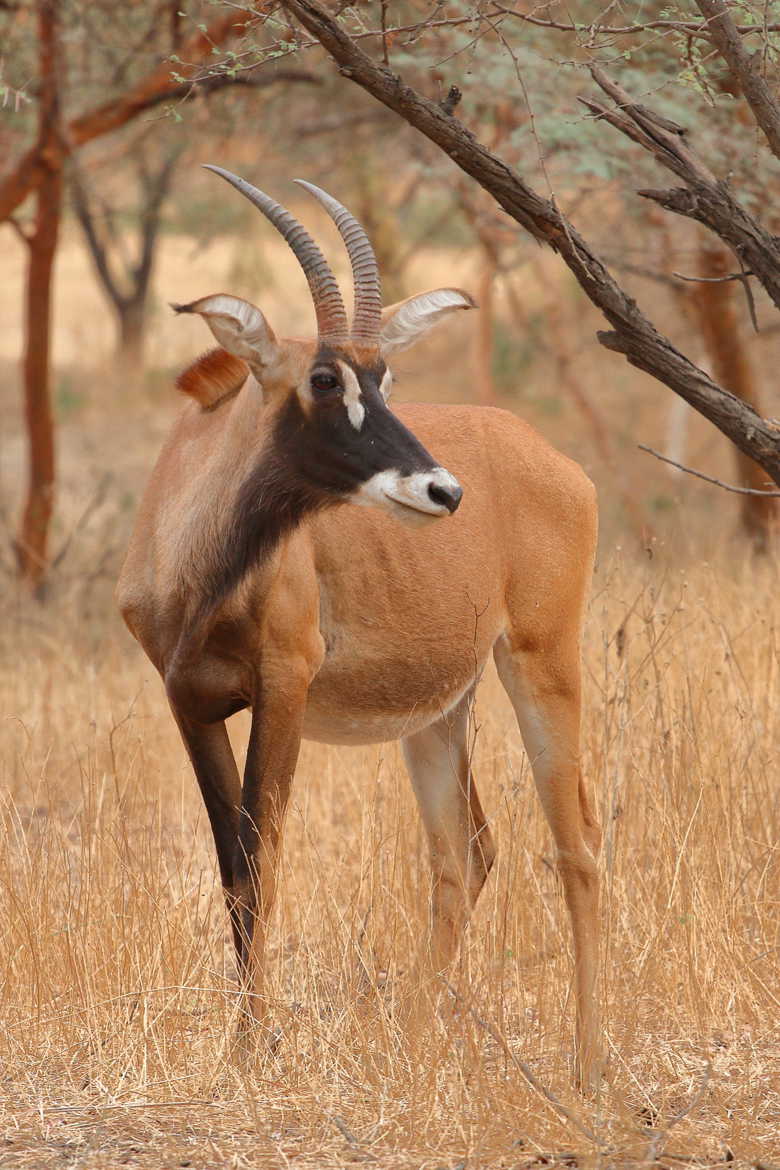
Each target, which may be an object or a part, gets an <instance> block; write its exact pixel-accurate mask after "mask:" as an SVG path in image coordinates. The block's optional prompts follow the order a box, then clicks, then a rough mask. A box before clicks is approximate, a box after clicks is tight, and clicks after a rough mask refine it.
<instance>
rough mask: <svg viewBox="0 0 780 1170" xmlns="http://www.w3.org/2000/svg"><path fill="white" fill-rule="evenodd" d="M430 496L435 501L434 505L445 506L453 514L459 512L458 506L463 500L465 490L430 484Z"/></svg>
mask: <svg viewBox="0 0 780 1170" xmlns="http://www.w3.org/2000/svg"><path fill="white" fill-rule="evenodd" d="M428 495H429V496H430V497H431V499H432V500H433V502H434V504H443V505H444V507H445V508H446V509H447V511H448V512H449V513H450V514H452V513H453V512H455V511H456V510H457V507H458V504H459V503H460V501H461V500H462V498H463V488H462V487H460V486H458V487H452V488H446V487H442V486H441V484H438V483H430V484H428Z"/></svg>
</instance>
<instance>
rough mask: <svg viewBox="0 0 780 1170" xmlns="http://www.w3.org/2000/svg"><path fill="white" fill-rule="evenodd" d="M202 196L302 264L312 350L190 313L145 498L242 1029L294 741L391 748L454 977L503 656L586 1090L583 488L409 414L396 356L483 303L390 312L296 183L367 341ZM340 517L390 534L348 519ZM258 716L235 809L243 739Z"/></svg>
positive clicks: (178, 706)
mask: <svg viewBox="0 0 780 1170" xmlns="http://www.w3.org/2000/svg"><path fill="white" fill-rule="evenodd" d="M211 169H212V170H214V171H216V173H217V174H219V175H221V176H222V177H223V178H225V179H226V180H227V181H228V182H229V183H231V184H232V185H233V186H234V187H236V188H237V189H238V190H239V191H240V192H241V193H242V194H243V195H245V196H246V197H247V198H248V199H250V200H251V202H252V203H253V204H254V205H255V206H256V207H258V208H259V209H260V211H262V212H263V214H264V215H265V216H266V217H267V218H268V219H269V220H270V221H271V223H272V224H273V225H274V226H275V227H276V228H277V229H278V230H279V231H280V232H281V234H282V235H283V236H284V238H285V239H286V240H287V243H288V244H289V245H290V247H291V248H292V250H293V252H294V254H295V256H296V257H297V259H298V261H299V263H300V264H301V266H302V268H303V271H304V273H305V275H306V278H307V280H308V283H309V288H310V290H311V295H312V298H313V301H314V308H315V311H316V317H317V329H318V335H317V337H316V339H314V340H311V339H304V340H301V339H298V338H294V339H284V340H283V339H278V338H277V337H276V336H275V334H274V333H273V330H272V329H271V327H270V325H269V324H268V322H267V321H266V319H265V317H264V315H263V314H262V313H261V312H260V310H259V309H257V308H255V306H254V305H251V304H248V303H247V302H246V301H242V300H239V299H238V298H236V297H232V296H228V295H224V294H219V295H216V296H208V297H204V298H203V299H201V300H198V301H194V302H193V303H191V304H187V305H178V306H174V307H175V308H176V309H177V310H178V311H179V312H187V313H198V314H200V315H201V316H202V317H203V318H205V320H206V322H207V324H208V325H209V327H210V329H211V331H212V333H213V334H214V336H215V337H216V339H217V341H218V342H219V345H220V346H221V348H220V349H216V350H212V351H211V352H210V353H207V354H206V355H205V356H204V357H202V358H201V359H200V360H199V361H197V362H195V364H194V365H193V366H191V367H190V368H189V369H188V370H187V371H186V372H185V373H184V374H183V375H182V376H181V378H180V379H179V386H180V388H181V389H182V390H183V391H185V392H186V393H187V394H189V395H190V397H191V398H192V400H193V401H191V402H190V403H189V404H188V406H187V407H186V408H185V410H184V412H183V414H182V416H181V418H180V419H179V421H178V422H177V423H176V425H175V426H174V428H173V431H172V433H171V435H170V437H169V439H168V441H167V443H166V444H165V446H164V448H163V451H162V453H161V455H160V458H159V460H158V462H157V465H156V467H155V470H154V472H153V474H152V477H151V481H150V483H149V486H148V489H147V491H146V494H145V496H144V499H143V502H142V504H141V507H140V511H139V515H138V520H137V523H136V528H135V532H134V535H133V538H132V541H131V544H130V548H129V551H128V554H127V559H126V561H125V564H124V568H123V571H122V575H121V579H120V582H119V587H118V600H119V605H120V607H121V610H122V613H123V615H124V618H125V621H126V622H127V625H128V626H129V628H130V630H131V632H132V633H133V635H134V636H135V637H136V638H137V639H138V641H139V642H140V643H141V645H142V646H143V648H144V650H145V651H146V653H147V654H148V656H149V658H150V659H151V660H152V662H153V663H154V665H155V666H156V667H157V669H158V670H159V672H160V674H161V675H162V678H163V679H164V681H165V688H166V691H167V695H168V699H169V701H170V705H171V708H172V710H173V714H174V716H175V718H176V721H177V723H178V726H179V729H180V731H181V735H182V737H183V740H184V743H185V745H186V748H187V751H188V753H189V756H190V759H191V761H192V766H193V768H194V771H195V774H196V776H197V779H198V783H199V784H200V788H201V792H202V794H203V799H204V801H205V804H206V808H207V810H208V815H209V819H210V822H211V828H212V831H213V834H214V841H215V843H216V848H217V855H218V859H219V867H220V873H221V877H222V884H223V886H224V889H225V893H226V898H227V902H228V906H229V909H230V916H231V919H232V926H233V935H234V941H235V945H236V949H237V953H238V962H239V969H240V971H241V972H242V979H243V985H244V988H245V993H246V1018H247V1019H248V1020H249V1021H250V1022H251V1021H252V1020H255V1021H261V1020H262V1019H263V1018H264V1008H263V995H262V976H263V952H264V944H265V935H266V926H267V922H268V916H269V913H270V910H271V905H272V901H273V897H274V887H275V874H276V868H277V859H278V853H279V847H280V838H281V829H282V822H283V817H284V812H285V807H286V805H287V801H288V797H289V793H290V787H291V782H292V778H293V773H294V771H295V766H296V761H297V757H298V750H299V745H300V741H301V738H302V737H305V738H308V739H314V740H319V741H320V742H324V743H356V744H360V743H372V742H377V741H383V740H390V739H401V741H402V744H403V753H404V758H405V760H406V765H407V768H408V771H409V775H410V777H411V781H412V786H413V788H414V792H415V795H416V797H417V801H418V803H419V808H420V813H421V815H422V818H423V821H424V824H425V828H426V831H427V834H428V838H429V841H430V851H431V859H432V866H433V884H432V906H431V920H430V921H431V925H430V934H429V938H428V939H427V947H426V952H427V959H428V961H429V962H430V963H431V964H432V970H433V971H434V972H439V971H442V970H443V969H444V968H445V967H446V966H447V964H448V963H449V962H450V960H451V959H452V958H453V956H454V954H455V951H456V949H457V947H458V943H459V939H460V937H461V934H462V932H463V929H464V927H465V925H466V922H467V919H468V917H469V914H470V912H471V910H472V908H473V906H474V904H475V902H476V900H477V897H478V896H479V892H480V890H481V888H482V886H483V884H484V882H485V880H486V878H487V876H488V873H489V871H490V867H491V865H492V863H493V859H494V856H495V847H494V844H493V838H492V836H491V833H490V829H489V827H488V825H487V823H486V821H485V817H484V814H483V812H482V807H481V805H480V801H479V797H478V795H477V789H476V787H475V784H474V780H473V777H472V775H471V772H470V769H469V757H468V750H467V721H468V709H469V703H470V699H471V696H472V694H473V692H474V688H475V686H476V683H477V681H478V679H479V677H480V674H481V672H482V670H483V668H484V666H485V663H486V661H487V658H488V655H489V654H490V652H491V651H492V652H493V655H494V658H495V661H496V666H497V668H498V673H499V676H500V678H501V681H502V683H503V685H504V687H505V688H506V691H507V693H508V695H509V698H510V699H511V701H512V704H513V705H514V709H515V712H516V715H517V720H518V723H519V725H520V730H521V732H522V735H523V739H524V742H525V745H526V748H527V751H528V755H529V757H530V760H531V763H532V767H533V773H534V778H535V781H536V786H537V789H538V792H539V797H540V799H541V802H542V805H543V808H544V811H545V813H546V816H547V819H548V821H549V824H550V828H551V829H552V833H553V837H554V839H555V845H556V847H557V860H558V866H559V870H560V874H561V877H562V880H563V887H564V891H565V896H566V901H567V904H568V908H569V912H570V915H571V922H572V928H573V935H574V955H575V982H576V1003H577V1071H578V1076H579V1079H580V1081H581V1082H582V1083H583V1084H584V1085H586V1086H588V1085H591V1084H592V1083H593V1080H594V1078H595V1075H596V1074H595V1071H594V1070H595V1067H596V1057H597V1049H598V1023H597V1010H596V1005H595V992H596V979H597V970H598V878H597V869H596V860H595V859H596V855H597V852H598V848H599V839H600V833H599V828H598V824H597V822H596V818H595V816H594V814H593V811H592V809H591V806H590V803H589V800H588V796H587V794H586V789H585V785H584V782H583V779H582V775H581V772H580V764H579V758H580V743H579V736H580V636H581V626H582V616H583V608H584V603H585V597H586V593H587V590H588V586H589V581H590V577H591V570H592V563H593V556H594V546H595V540H596V502H595V495H594V490H593V487H592V485H591V483H590V482H589V480H588V479H587V478H586V477H585V475H584V473H583V472H582V471H581V469H580V468H579V467H578V466H577V465H576V464H574V463H572V462H571V461H570V460H569V459H567V458H565V457H564V456H562V455H560V454H559V453H558V452H556V451H554V450H553V449H552V448H551V447H549V446H548V444H547V443H546V442H545V441H544V440H543V439H542V438H541V437H540V436H539V435H538V434H536V432H535V431H534V430H532V429H531V427H529V426H527V425H526V424H525V423H523V422H521V421H520V420H518V419H517V418H515V417H514V416H513V415H511V414H508V413H506V412H504V411H501V410H493V409H488V408H484V407H469V406H430V405H409V406H407V405H404V406H402V407H400V408H399V409H398V411H397V412H393V411H391V410H390V409H389V407H388V406H387V398H388V395H389V392H390V386H391V382H392V375H391V373H390V370H389V368H388V366H387V364H386V360H387V358H388V356H389V355H390V354H392V353H394V352H395V351H397V350H401V349H404V348H406V347H407V346H409V345H411V344H412V343H413V342H415V341H416V340H417V339H418V338H420V337H422V336H423V335H424V334H426V333H427V332H428V331H429V330H430V329H431V328H432V327H433V326H434V325H436V324H438V323H439V322H440V321H442V320H443V319H444V318H446V317H448V316H450V315H451V314H452V313H455V312H458V311H461V310H464V309H470V308H473V307H474V304H473V301H472V300H471V298H470V297H469V296H468V295H467V294H466V293H463V292H460V291H459V290H457V289H451V288H445V289H437V290H436V291H433V292H427V293H422V294H420V295H418V296H413V297H410V298H409V299H408V300H406V301H402V302H401V303H400V304H397V305H393V306H391V307H390V308H386V309H384V310H383V309H382V306H381V299H380V285H379V275H378V271H377V263H376V259H375V257H374V253H373V251H372V249H371V245H370V243H369V241H368V238H367V237H366V234H365V232H364V231H363V229H362V228H361V226H360V225H359V224H358V223H357V221H356V220H355V219H354V218H353V217H352V216H351V215H350V213H349V212H348V211H347V210H346V209H345V208H344V207H342V206H341V204H340V203H337V202H336V200H335V199H333V198H332V197H331V196H329V195H327V194H326V193H325V192H324V191H321V190H319V189H318V188H317V187H314V186H312V185H311V184H308V183H304V184H302V185H303V186H304V187H306V189H307V190H308V191H309V192H310V193H311V194H312V195H314V196H315V197H316V198H317V199H318V200H319V201H320V203H322V204H323V205H324V207H325V209H326V210H327V211H328V213H329V214H330V215H331V217H332V218H333V220H334V221H335V223H336V226H337V227H338V230H339V231H340V233H341V235H342V237H343V240H344V242H345V244H346V247H347V249H348V252H349V257H350V260H351V263H352V271H353V281H354V287H355V310H354V317H353V321H352V327H351V329H350V327H349V325H348V321H347V314H346V311H345V308H344V304H343V301H342V299H341V294H340V292H339V289H338V285H337V283H336V280H335V278H334V276H333V274H332V272H331V270H330V268H329V267H328V264H327V262H326V260H325V258H324V257H323V255H322V253H321V252H320V250H319V248H318V247H317V245H316V244H315V242H314V241H313V240H312V238H311V237H310V236H309V235H308V233H307V232H306V231H305V230H304V228H303V227H301V225H300V224H298V223H297V221H296V220H295V219H294V218H293V217H292V216H291V215H290V214H289V213H288V212H287V211H285V210H284V209H283V208H282V207H280V206H279V205H278V204H277V203H275V202H274V201H273V200H272V199H270V198H269V197H268V196H267V195H265V194H263V193H262V192H261V191H258V190H257V189H256V188H255V187H252V186H250V184H249V183H246V182H245V181H244V180H242V179H239V178H237V177H236V176H235V175H232V174H230V173H229V172H227V171H223V170H221V169H220V168H218V167H212V168H211ZM428 449H430V450H431V451H434V452H435V453H436V458H433V457H432V456H431V455H429V454H428ZM437 459H442V460H444V462H445V463H446V466H447V467H448V468H451V469H452V471H451V472H450V471H445V470H444V467H443V466H442V465H441V464H439V463H438V462H437ZM452 473H454V475H457V479H455V478H454V475H453V474H452ZM461 484H462V485H463V487H462V488H461V486H460V485H461ZM461 496H462V497H463V498H462V500H461ZM348 502H352V503H360V504H372V505H374V507H373V508H368V509H366V508H349V507H347V508H343V507H337V505H341V504H344V503H348ZM438 517H446V520H445V521H444V522H438V521H437V519H436V518H438ZM404 520H406V521H416V522H417V523H416V524H408V523H407V524H404V523H402V521H404ZM247 707H250V708H251V710H252V724H251V733H250V738H249V746H248V750H247V757H246V766H245V770H244V778H243V785H242V784H241V782H240V780H239V776H238V771H237V768H236V763H235V760H234V757H233V753H232V750H231V747H230V743H229V740H228V735H227V731H226V727H225V720H226V719H227V718H228V717H229V716H230V715H233V714H234V713H235V712H236V711H240V710H242V709H244V708H247Z"/></svg>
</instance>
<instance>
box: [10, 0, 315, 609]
mask: <svg viewBox="0 0 780 1170" xmlns="http://www.w3.org/2000/svg"><path fill="white" fill-rule="evenodd" d="M33 13H37V34H36V40H35V41H34V40H33V38H32V37H31V36H30V27H31V24H32V15H33ZM246 21H247V16H246V15H245V14H243V13H242V11H241V10H235V9H232V10H231V11H230V12H228V13H225V12H220V13H218V15H217V16H215V17H214V16H212V19H211V21H210V23H206V22H205V21H198V20H196V21H195V24H196V27H197V32H190V33H189V35H187V36H185V35H183V33H182V26H181V14H180V11H179V8H178V6H177V4H175V3H174V4H171V3H164V4H159V3H157V2H155V0H148V2H142V3H139V4H136V5H131V6H129V7H127V6H126V7H124V8H121V9H117V8H116V6H115V5H113V4H110V3H108V2H105V3H97V4H93V5H89V6H88V7H87V8H84V6H83V5H80V4H70V3H68V2H67V0H37V2H36V3H35V4H34V5H31V4H27V3H24V0H22V2H21V3H20V4H19V5H18V6H15V7H13V8H9V9H7V10H2V11H0V35H3V34H5V36H4V39H5V43H6V44H7V45H8V46H9V48H11V49H13V50H16V49H18V52H17V51H14V52H13V53H12V60H13V62H14V70H15V74H14V76H13V77H11V78H10V79H9V81H8V82H7V83H6V84H7V88H8V90H9V91H13V92H15V93H18V94H21V93H23V92H25V91H26V90H27V89H29V90H33V89H34V90H35V91H36V93H37V102H35V103H33V102H30V104H29V107H25V106H23V107H22V109H21V111H20V116H19V118H18V121H17V122H16V123H15V124H14V126H13V131H12V134H11V135H10V137H11V138H16V139H17V140H23V139H24V137H25V132H26V131H27V132H29V129H28V128H29V126H30V123H31V122H32V121H33V120H35V121H36V122H37V130H36V139H35V142H34V144H33V145H32V146H31V147H29V148H27V149H26V150H23V151H22V153H21V156H20V157H19V158H18V159H17V161H16V162H14V163H12V164H11V166H10V168H9V170H8V171H7V173H6V174H5V176H4V177H2V178H0V222H3V221H4V220H8V221H10V222H11V223H12V225H13V226H14V227H15V229H16V231H17V233H18V234H19V235H20V236H21V237H22V238H23V240H24V242H25V244H26V245H27V247H28V249H29V269H28V280H27V291H26V307H27V308H26V324H25V359H24V392H25V402H26V419H27V429H28V441H29V479H28V487H27V494H26V502H25V504H24V507H23V510H22V517H21V522H20V526H19V531H18V535H17V538H16V549H17V557H18V564H19V569H20V573H21V575H22V577H23V578H24V579H25V580H26V581H27V582H28V583H29V584H30V586H31V587H32V588H33V589H34V590H37V591H39V590H40V587H41V585H42V582H43V579H44V576H45V571H46V565H47V558H48V536H49V527H50V521H51V515H52V508H53V496H54V480H55V443H54V429H53V419H52V410H51V388H50V324H51V280H52V272H53V267H54V260H55V254H56V248H57V240H58V234H59V223H60V217H61V208H62V183H63V170H64V167H65V163H66V160H68V159H69V158H71V157H72V156H73V155H74V153H75V151H76V150H77V148H78V147H81V146H83V145H84V144H86V143H88V142H90V141H92V140H94V139H96V138H99V137H102V136H103V135H105V134H108V133H111V132H112V131H116V130H118V129H120V128H121V127H123V126H125V125H127V124H128V123H130V122H132V121H133V120H134V119H137V118H138V117H139V116H140V115H142V114H144V113H146V112H148V111H149V110H151V109H154V108H156V107H160V106H163V105H164V104H166V103H169V104H170V103H174V102H177V101H188V100H191V99H192V98H193V97H194V96H204V95H210V94H212V93H215V92H218V91H219V90H222V89H225V88H228V87H232V86H233V85H242V86H251V85H255V84H257V83H258V82H257V76H256V75H257V73H258V72H263V73H264V76H263V77H262V78H261V80H260V82H259V84H262V85H267V84H274V83H275V82H276V81H277V80H286V81H289V80H291V77H292V78H293V79H295V80H300V79H301V78H302V77H305V78H306V79H308V80H311V75H310V74H308V73H299V74H296V75H291V74H289V73H288V74H286V75H284V77H282V76H281V75H274V74H273V73H272V70H273V65H272V64H271V65H270V68H269V64H268V63H264V62H261V61H259V60H258V61H256V62H255V67H250V68H248V69H245V70H243V71H242V72H241V74H240V75H238V74H235V73H233V72H232V71H231V69H230V67H229V64H226V63H225V62H223V60H222V51H223V45H224V43H225V42H230V41H231V40H235V39H236V38H240V37H241V35H242V34H243V32H244V29H245V26H246ZM66 41H67V45H68V50H69V51H68V54H67V60H66V54H65V52H64V45H65V43H66ZM36 42H37V63H34V62H33V60H32V56H31V53H30V48H31V45H32V44H34V43H36ZM174 49H178V50H179V52H178V53H177V52H174V51H172V50H174ZM227 52H228V53H233V55H235V50H232V49H228V50H227ZM215 57H218V58H219V59H220V63H221V64H222V68H221V69H220V70H219V71H218V72H217V73H214V75H213V76H211V77H209V78H206V79H204V80H203V81H201V82H199V83H198V84H195V81H194V79H195V77H196V75H197V74H198V72H199V71H200V70H201V68H202V65H203V62H204V60H205V59H206V58H211V59H214V58H215ZM230 59H231V58H230V57H228V58H227V61H228V62H229V60H230ZM34 74H37V86H35V87H31V86H30V85H29V84H28V83H29V80H30V77H31V76H32V75H34ZM66 75H68V77H69V82H70V85H69V88H68V90H67V91H66V89H65V86H64V84H63V83H64V78H65V76H66ZM68 94H71V95H73V96H74V97H75V98H76V100H78V101H80V102H85V101H86V100H88V99H89V98H90V97H93V100H94V99H97V97H98V95H99V97H100V100H99V101H96V104H94V105H93V106H92V108H88V109H87V111H86V112H85V113H81V114H79V115H76V116H70V115H69V113H68V109H67V106H68ZM106 94H108V95H109V97H108V99H107V100H106ZM36 107H37V108H36ZM17 109H18V105H17ZM172 166H173V163H172V162H171V164H170V166H166V164H165V163H162V164H161V165H160V168H159V170H158V171H157V174H156V177H154V176H153V175H152V173H151V171H150V170H149V169H148V168H147V169H144V167H143V165H141V174H142V186H145V188H146V212H147V214H146V217H145V221H144V224H143V226H142V228H141V242H140V251H139V255H138V257H137V259H136V260H135V261H133V262H132V263H131V265H130V271H129V273H128V274H127V275H129V277H130V279H129V282H128V283H129V287H125V288H121V287H120V283H119V281H120V278H119V277H118V276H117V275H116V274H115V272H114V271H113V269H112V267H111V264H110V262H109V260H108V255H107V251H106V248H105V246H104V244H103V242H102V241H101V237H100V234H99V232H98V231H97V229H96V225H95V221H94V218H93V216H92V213H91V211H90V204H89V199H88V197H87V194H86V190H85V187H84V183H83V181H82V182H81V184H80V185H79V180H78V178H77V179H76V189H77V192H78V193H77V195H76V204H77V207H80V209H81V219H82V223H83V224H84V225H85V228H86V225H87V224H89V228H88V229H87V230H88V235H89V234H90V232H91V237H92V246H93V256H94V257H95V262H96V264H98V266H99V268H101V269H102V278H103V282H104V287H105V288H106V289H107V291H109V294H110V295H111V297H112V299H113V302H114V306H115V309H116V312H117V314H118V316H119V320H120V334H121V333H122V331H123V330H124V333H125V336H126V340H127V343H128V344H134V345H135V346H136V347H137V346H138V345H139V339H140V325H139V322H140V320H141V317H142V310H143V305H144V303H145V300H146V295H147V292H148V285H149V279H150V276H151V270H152V263H153V253H154V242H155V239H156V235H157V232H158V229H159V215H160V210H161V206H162V200H163V198H164V194H165V189H166V186H167V184H168V182H169V179H170V173H171V169H172ZM31 194H35V197H36V212H35V217H34V220H33V222H32V224H31V225H30V226H29V227H26V226H25V225H24V224H23V223H21V222H19V221H18V220H17V219H16V218H15V213H16V211H17V209H18V208H19V207H20V206H21V204H22V203H23V202H24V200H25V199H26V198H27V197H28V196H29V195H31ZM98 256H99V257H100V259H98Z"/></svg>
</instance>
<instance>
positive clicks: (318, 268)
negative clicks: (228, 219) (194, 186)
mask: <svg viewBox="0 0 780 1170" xmlns="http://www.w3.org/2000/svg"><path fill="white" fill-rule="evenodd" d="M205 167H206V170H207V171H213V172H214V174H215V175H219V176H220V177H221V178H223V179H225V180H226V181H227V182H228V183H230V184H231V186H233V187H235V188H236V190H237V191H240V192H241V194H242V195H245V196H246V198H247V199H248V200H249V202H250V203H253V204H254V205H255V207H257V208H258V209H259V210H260V211H262V213H263V215H264V216H265V217H266V218H267V219H269V220H270V221H271V223H272V224H273V225H274V227H275V228H276V230H277V231H278V232H280V234H281V235H282V236H284V238H285V240H286V241H287V243H288V244H289V245H290V247H291V248H292V250H293V252H294V253H295V257H296V259H297V260H298V263H299V264H300V266H301V268H302V269H303V272H304V275H305V277H306V279H307V281H308V282H309V289H310V290H311V295H312V300H313V301H314V311H315V313H316V314H317V330H318V333H319V335H320V337H321V338H323V339H328V340H330V341H346V340H348V339H349V325H348V323H347V313H346V309H345V308H344V302H343V300H342V299H341V293H340V291H339V286H338V284H337V283H336V278H335V276H334V275H333V273H332V272H331V270H330V267H329V265H328V262H327V260H326V259H325V257H324V256H323V254H322V252H321V251H320V250H319V248H318V247H317V245H316V244H315V242H314V240H313V239H312V238H311V236H310V235H309V233H308V232H307V231H306V229H305V228H304V227H302V226H301V224H299V223H298V220H297V219H295V217H294V216H292V215H290V213H289V211H285V209H284V208H283V207H281V206H280V205H279V204H278V203H277V202H276V201H275V200H274V199H271V197H270V195H266V194H265V192H263V191H259V190H258V189H257V187H253V186H252V184H251V183H247V181H246V179H240V178H239V177H238V175H234V174H231V172H230V171H226V170H224V169H223V168H222V167H215V166H211V165H210V164H208V163H206V164H205Z"/></svg>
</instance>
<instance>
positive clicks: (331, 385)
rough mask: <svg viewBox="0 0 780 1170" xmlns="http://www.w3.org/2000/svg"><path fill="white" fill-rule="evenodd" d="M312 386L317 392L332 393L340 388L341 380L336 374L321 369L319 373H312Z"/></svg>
mask: <svg viewBox="0 0 780 1170" xmlns="http://www.w3.org/2000/svg"><path fill="white" fill-rule="evenodd" d="M311 388H312V390H313V391H314V393H315V394H332V393H333V391H334V390H338V389H340V382H339V380H338V378H337V377H336V375H335V374H331V373H330V372H329V371H327V370H321V371H320V372H319V373H317V374H312V376H311Z"/></svg>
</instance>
